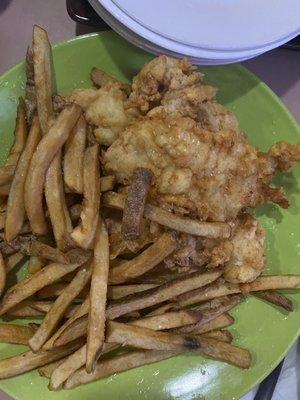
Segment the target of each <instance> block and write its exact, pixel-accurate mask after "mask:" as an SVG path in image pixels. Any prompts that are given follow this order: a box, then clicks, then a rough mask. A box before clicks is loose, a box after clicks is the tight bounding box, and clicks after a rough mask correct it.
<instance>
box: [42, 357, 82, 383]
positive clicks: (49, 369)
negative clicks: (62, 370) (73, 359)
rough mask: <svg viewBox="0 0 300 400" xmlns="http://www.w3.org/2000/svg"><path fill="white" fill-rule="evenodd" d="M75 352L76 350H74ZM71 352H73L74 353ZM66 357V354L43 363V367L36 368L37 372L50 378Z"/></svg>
mask: <svg viewBox="0 0 300 400" xmlns="http://www.w3.org/2000/svg"><path fill="white" fill-rule="evenodd" d="M75 353H76V351H75ZM75 353H73V354H75ZM66 359H67V356H66V357H64V358H61V359H60V360H57V361H53V362H51V363H49V364H46V365H44V366H43V367H40V368H38V373H39V375H40V376H42V377H44V378H48V379H50V377H51V375H52V373H53V372H54V371H55V370H56V369H57V368H58V367H59V366H60V365H61V364H62V363H63V362H64V361H65V360H66Z"/></svg>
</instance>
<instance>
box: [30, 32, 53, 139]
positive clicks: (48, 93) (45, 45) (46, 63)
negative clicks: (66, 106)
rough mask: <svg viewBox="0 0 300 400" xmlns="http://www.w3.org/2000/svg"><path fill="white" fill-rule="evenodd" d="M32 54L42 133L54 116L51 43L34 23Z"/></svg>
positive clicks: (45, 130) (45, 33)
mask: <svg viewBox="0 0 300 400" xmlns="http://www.w3.org/2000/svg"><path fill="white" fill-rule="evenodd" d="M32 54H33V68H34V84H35V95H36V103H37V111H38V116H39V120H40V125H41V129H42V132H43V134H45V133H46V132H47V130H48V128H49V123H50V121H51V120H52V118H53V117H54V113H53V105H52V80H51V62H52V61H51V45H50V43H49V39H48V35H47V32H46V31H45V30H44V29H43V28H41V27H40V26H38V25H34V27H33V33H32Z"/></svg>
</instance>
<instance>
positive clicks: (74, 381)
mask: <svg viewBox="0 0 300 400" xmlns="http://www.w3.org/2000/svg"><path fill="white" fill-rule="evenodd" d="M178 354H180V352H179V351H156V350H148V351H147V350H145V351H141V350H140V351H132V352H130V353H126V354H122V355H120V356H117V357H113V358H110V359H108V360H103V361H100V362H98V364H97V366H96V368H95V371H94V372H93V373H91V374H88V373H87V372H86V370H85V368H81V369H79V370H78V371H76V372H74V373H73V374H72V375H71V376H70V377H69V378H68V379H67V380H66V382H65V383H64V385H63V387H64V389H72V388H74V387H76V386H79V385H82V384H83V383H88V382H93V381H96V380H98V379H101V378H104V377H107V376H110V375H113V374H115V373H118V372H122V371H126V370H128V369H131V368H135V367H139V366H141V365H146V364H151V363H154V362H157V361H161V360H164V359H167V358H170V357H174V356H176V355H178Z"/></svg>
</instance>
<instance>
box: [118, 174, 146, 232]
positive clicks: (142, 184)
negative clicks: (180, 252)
mask: <svg viewBox="0 0 300 400" xmlns="http://www.w3.org/2000/svg"><path fill="white" fill-rule="evenodd" d="M152 176H153V174H152V172H151V171H150V170H148V169H146V168H137V169H136V170H135V171H134V172H133V176H132V182H131V185H130V188H129V191H128V193H127V196H126V199H125V204H124V210H123V220H122V235H123V238H124V239H125V240H135V239H137V238H138V237H139V236H140V235H141V232H142V223H143V215H144V210H145V204H146V200H147V195H148V191H149V188H150V185H151V180H152Z"/></svg>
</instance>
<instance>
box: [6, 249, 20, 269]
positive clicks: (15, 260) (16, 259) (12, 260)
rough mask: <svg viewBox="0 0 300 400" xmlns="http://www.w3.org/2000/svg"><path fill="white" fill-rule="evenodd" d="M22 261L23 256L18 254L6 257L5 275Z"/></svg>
mask: <svg viewBox="0 0 300 400" xmlns="http://www.w3.org/2000/svg"><path fill="white" fill-rule="evenodd" d="M23 260H24V254H22V253H20V252H17V253H15V254H12V255H11V256H8V257H6V259H5V269H6V273H8V272H10V271H11V270H12V269H14V268H15V267H16V266H17V265H18V264H20V263H21V262H22V261H23Z"/></svg>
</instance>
